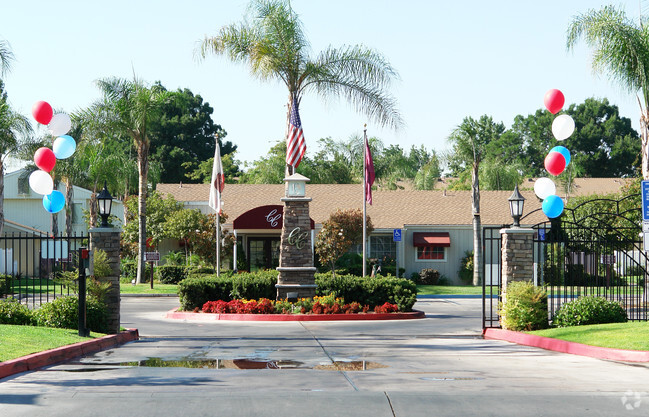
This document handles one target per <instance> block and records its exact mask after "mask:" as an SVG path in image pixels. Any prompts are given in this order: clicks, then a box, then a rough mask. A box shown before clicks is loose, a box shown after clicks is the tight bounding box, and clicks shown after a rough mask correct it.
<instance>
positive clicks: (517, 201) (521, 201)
mask: <svg viewBox="0 0 649 417" xmlns="http://www.w3.org/2000/svg"><path fill="white" fill-rule="evenodd" d="M508 201H509V211H510V213H511V215H512V218H513V219H514V227H519V226H520V220H521V216H523V206H524V205H525V197H523V195H522V194H521V193H520V191H518V184H516V187H514V192H513V193H512V196H511V197H509V198H508Z"/></svg>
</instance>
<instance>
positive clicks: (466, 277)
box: [457, 250, 473, 285]
mask: <svg viewBox="0 0 649 417" xmlns="http://www.w3.org/2000/svg"><path fill="white" fill-rule="evenodd" d="M457 275H458V277H460V281H461V282H462V283H463V284H465V285H470V284H473V251H472V250H468V251H465V252H464V256H463V257H462V259H461V260H460V269H459V270H458V271H457Z"/></svg>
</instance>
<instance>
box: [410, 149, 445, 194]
mask: <svg viewBox="0 0 649 417" xmlns="http://www.w3.org/2000/svg"><path fill="white" fill-rule="evenodd" d="M441 175H442V170H441V168H440V164H439V159H438V158H437V155H435V154H433V157H431V158H430V160H429V161H428V162H427V163H426V164H425V165H424V166H422V167H421V168H419V170H418V171H417V174H415V179H414V186H415V189H416V190H433V189H434V188H435V185H437V180H438V179H439V178H440V177H441Z"/></svg>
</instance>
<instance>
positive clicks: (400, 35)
mask: <svg viewBox="0 0 649 417" xmlns="http://www.w3.org/2000/svg"><path fill="white" fill-rule="evenodd" d="M247 4H248V2H247V1H242V0H228V1H226V0H218V1H217V0H187V1H184V2H178V1H171V0H160V1H144V0H140V1H133V0H131V1H123V0H115V1H111V2H108V3H107V2H87V1H64V0H62V1H57V2H52V1H44V0H33V1H29V2H17V1H15V2H11V4H10V5H4V6H3V7H2V15H3V16H2V25H0V38H2V39H5V40H8V41H9V43H10V44H11V47H12V49H13V52H14V54H15V56H16V62H15V63H14V65H13V70H12V72H11V73H10V74H9V75H8V76H6V77H5V83H6V89H7V92H8V94H9V99H10V101H11V103H12V105H13V106H14V107H15V108H16V110H19V111H21V112H22V113H24V114H25V115H30V113H31V106H32V104H33V103H34V102H36V101H38V100H45V101H48V102H49V103H50V104H51V105H52V106H53V107H54V108H55V109H58V110H60V111H65V112H72V111H74V110H76V109H78V108H82V107H85V106H87V105H88V104H90V103H91V102H92V101H93V100H95V99H97V98H99V92H98V90H97V88H96V87H95V85H94V80H96V79H98V78H103V77H110V76H118V77H127V78H131V77H132V76H133V71H135V73H136V74H137V76H138V77H139V78H141V79H143V80H145V81H147V82H150V83H153V82H154V81H157V80H159V81H161V82H162V84H163V85H164V86H165V87H166V88H167V89H170V90H173V89H177V88H189V89H190V90H191V91H192V92H194V94H199V95H201V96H202V97H203V99H204V100H205V101H207V102H208V103H209V104H210V105H211V106H212V107H213V108H214V114H213V119H214V121H215V122H217V123H219V124H221V126H223V128H224V129H225V130H226V131H227V132H228V136H227V138H226V140H230V141H232V142H233V143H235V144H237V145H238V146H239V151H238V154H237V159H239V160H241V161H253V160H255V159H258V158H259V157H261V156H263V155H265V154H266V153H267V151H268V149H269V148H270V147H271V146H272V145H273V144H274V143H275V142H276V141H277V140H281V139H283V135H284V131H285V122H286V119H285V118H286V109H285V104H286V99H287V92H286V88H285V87H284V86H283V85H280V84H278V83H274V82H273V83H262V82H260V81H258V80H256V79H254V78H252V77H251V76H250V75H249V72H248V69H247V68H246V67H244V66H242V65H238V64H233V63H231V62H229V61H228V60H226V59H225V58H221V57H215V56H212V57H208V58H207V59H206V60H204V61H201V62H198V61H197V60H196V59H195V58H194V49H195V48H196V46H197V44H198V42H199V41H200V40H201V39H203V38H204V36H206V35H213V34H215V33H216V32H217V30H218V28H220V27H221V26H223V25H226V24H229V23H233V22H238V21H240V20H241V18H242V16H243V15H244V12H245V10H246V6H247ZM291 4H292V6H293V8H294V9H295V10H296V11H297V12H298V13H299V14H300V16H301V18H302V20H303V23H304V26H305V29H306V33H307V35H308V37H309V39H310V41H311V46H312V48H313V51H314V53H317V52H319V51H321V50H323V49H325V48H326V47H327V46H329V45H333V46H341V45H353V44H363V45H365V46H368V47H371V48H374V49H376V50H378V51H380V52H381V53H382V54H384V55H385V56H386V57H387V59H388V60H389V61H390V62H391V64H392V65H393V66H394V67H395V68H396V69H397V70H398V71H399V74H400V77H401V79H400V81H398V82H397V83H396V84H395V85H394V86H393V89H392V93H393V95H394V96H395V97H396V98H397V100H398V102H399V107H400V109H401V112H402V114H403V117H404V120H405V122H406V125H405V127H404V128H403V129H401V130H399V131H397V132H395V131H392V130H387V129H381V128H379V127H378V126H375V125H373V123H371V122H370V121H368V120H367V118H366V117H365V116H363V115H361V114H358V113H356V112H354V111H353V109H352V108H351V107H350V106H349V105H348V104H347V103H346V102H344V101H336V100H333V101H329V102H323V100H322V99H321V98H320V97H319V96H316V95H309V96H306V97H305V98H304V99H303V101H302V104H301V108H300V115H301V118H302V125H303V128H304V133H305V137H306V140H307V154H309V150H311V151H313V150H315V149H317V146H316V142H317V140H318V139H319V138H323V137H327V136H330V137H332V138H334V139H336V140H341V139H347V138H348V137H349V136H350V135H352V134H360V133H362V126H363V124H364V123H366V122H367V123H368V134H369V135H371V136H377V137H379V138H380V139H382V140H383V142H384V143H385V144H386V145H389V144H398V145H400V146H401V147H403V148H405V149H409V148H410V147H411V146H412V145H416V146H419V145H422V144H423V145H424V146H426V148H427V149H429V150H430V149H434V150H436V151H438V152H442V151H444V150H445V149H447V148H448V143H447V137H448V135H449V134H450V132H451V131H452V130H453V129H454V128H455V127H456V126H457V125H458V124H460V123H461V121H462V119H463V118H464V117H466V116H473V117H479V116H480V115H482V114H488V115H491V116H492V117H493V118H494V119H495V120H496V121H502V122H503V123H505V125H506V126H507V127H509V126H511V123H512V122H513V119H514V117H515V116H516V115H517V114H524V115H527V114H530V113H534V112H535V111H536V110H537V109H539V108H541V107H543V96H544V94H545V92H546V91H547V90H549V89H550V88H558V89H560V90H561V91H563V93H564V95H565V97H566V103H567V104H570V103H581V102H583V100H584V99H586V98H588V97H600V98H601V97H607V98H608V99H609V100H610V101H611V102H612V103H613V104H616V105H618V106H619V107H620V113H621V114H622V116H625V117H628V118H630V119H631V120H632V122H633V126H634V127H635V128H636V129H638V126H639V123H638V121H637V119H638V116H639V110H638V104H637V101H636V98H635V94H630V93H628V92H626V91H623V90H622V89H621V88H620V87H618V86H617V85H614V84H612V83H611V82H610V81H609V80H608V79H606V78H604V77H596V76H595V75H594V74H593V73H592V70H591V66H590V53H589V51H588V50H587V49H586V47H585V46H584V45H580V46H579V47H578V48H577V49H576V50H575V51H574V52H567V51H566V48H565V33H566V29H567V27H568V24H569V23H570V21H571V20H572V18H573V16H575V15H576V14H579V13H581V12H584V11H586V10H588V9H589V8H599V7H600V6H601V5H604V4H608V3H607V2H600V1H596V0H595V1H593V0H591V1H586V0H573V1H570V2H567V1H565V0H562V1H558V0H546V1H543V2H527V1H524V2H523V1H495V2H484V1H478V0H472V1H467V2H447V1H445V2H439V1H419V0H404V1H401V2H395V1H393V0H373V1H371V2H370V1H349V0H346V1H343V0H327V1H324V0H317V1H316V0H311V1H309V0H293V1H291ZM616 4H618V5H621V7H623V8H624V9H625V10H626V12H627V13H628V14H629V15H630V16H633V17H637V15H638V10H639V2H638V1H637V0H634V1H631V0H629V1H624V2H621V3H620V2H618V3H616ZM210 156H211V155H210Z"/></svg>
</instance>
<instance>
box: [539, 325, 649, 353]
mask: <svg viewBox="0 0 649 417" xmlns="http://www.w3.org/2000/svg"><path fill="white" fill-rule="evenodd" d="M528 333H530V334H534V335H537V336H545V337H552V338H555V339H561V340H567V341H569V342H578V343H583V344H585V345H591V346H601V347H607V348H616V349H629V350H647V351H649V322H627V323H610V324H592V325H589V326H573V327H561V328H558V329H547V330H536V331H533V332H528Z"/></svg>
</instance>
